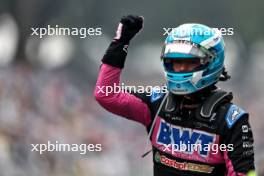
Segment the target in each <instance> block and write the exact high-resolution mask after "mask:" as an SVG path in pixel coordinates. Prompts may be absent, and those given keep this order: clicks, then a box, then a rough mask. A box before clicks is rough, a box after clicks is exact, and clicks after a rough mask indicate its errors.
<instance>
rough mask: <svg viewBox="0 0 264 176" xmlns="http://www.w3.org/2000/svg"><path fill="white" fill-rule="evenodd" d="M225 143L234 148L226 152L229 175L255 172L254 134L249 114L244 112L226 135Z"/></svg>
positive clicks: (242, 175) (225, 157) (241, 175)
mask: <svg viewBox="0 0 264 176" xmlns="http://www.w3.org/2000/svg"><path fill="white" fill-rule="evenodd" d="M225 136H226V137H225V144H226V145H227V146H228V145H229V146H230V145H232V146H233V149H232V150H230V151H225V152H224V159H225V162H226V167H227V170H228V173H227V175H228V176H246V175H247V174H248V173H249V172H254V171H255V167H254V146H253V142H254V140H253V134H252V130H251V127H250V124H249V122H248V114H247V113H245V114H243V115H242V116H241V117H240V118H239V120H237V122H236V123H234V125H233V126H232V127H230V128H228V130H227V133H226V135H225Z"/></svg>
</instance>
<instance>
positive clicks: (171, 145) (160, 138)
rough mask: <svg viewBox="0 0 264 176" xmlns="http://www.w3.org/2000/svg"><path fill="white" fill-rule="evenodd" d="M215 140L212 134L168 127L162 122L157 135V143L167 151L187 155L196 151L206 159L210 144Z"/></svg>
mask: <svg viewBox="0 0 264 176" xmlns="http://www.w3.org/2000/svg"><path fill="white" fill-rule="evenodd" d="M215 138H216V135H214V134H210V133H206V132H203V131H198V130H193V129H190V128H182V127H178V126H170V124H167V123H166V122H164V121H162V122H161V123H160V129H159V132H158V135H157V143H158V144H160V145H163V146H164V147H165V150H168V151H172V152H175V151H176V152H184V153H188V154H193V152H194V151H198V153H199V154H200V155H201V156H203V157H206V156H208V153H209V151H210V144H212V143H213V142H214V141H215ZM176 147H177V148H176ZM183 147H184V149H183ZM165 150H164V151H165Z"/></svg>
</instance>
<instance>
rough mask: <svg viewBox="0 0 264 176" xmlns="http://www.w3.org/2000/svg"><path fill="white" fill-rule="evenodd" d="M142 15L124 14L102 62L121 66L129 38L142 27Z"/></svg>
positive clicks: (123, 62) (122, 65)
mask: <svg viewBox="0 0 264 176" xmlns="http://www.w3.org/2000/svg"><path fill="white" fill-rule="evenodd" d="M142 27H143V17H142V16H135V15H128V16H124V17H123V18H122V19H121V21H120V23H119V25H118V28H117V31H116V36H115V37H114V39H113V41H112V42H111V44H110V46H109V47H108V49H107V51H106V53H105V55H104V57H103V59H102V62H103V63H105V64H109V65H111V66H114V67H118V68H123V67H124V64H125V59H126V55H127V48H128V44H129V42H130V40H131V39H132V38H133V37H134V36H135V35H136V34H137V33H138V32H139V31H140V30H141V29H142Z"/></svg>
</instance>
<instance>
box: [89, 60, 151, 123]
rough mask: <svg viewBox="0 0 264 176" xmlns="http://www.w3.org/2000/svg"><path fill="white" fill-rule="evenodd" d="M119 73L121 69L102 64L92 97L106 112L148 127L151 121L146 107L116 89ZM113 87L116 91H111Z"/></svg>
mask: <svg viewBox="0 0 264 176" xmlns="http://www.w3.org/2000/svg"><path fill="white" fill-rule="evenodd" d="M121 71H122V69H121V68H117V67H114V66H111V65H108V64H102V65H101V68H100V72H99V76H98V79H97V83H96V87H95V90H94V96H95V98H96V100H97V101H98V103H99V104H100V105H101V106H102V107H104V108H105V109H106V110H108V111H110V112H112V113H114V114H117V115H120V116H123V117H125V118H127V119H130V120H133V121H136V122H139V123H141V124H143V125H144V126H148V125H149V124H150V121H151V115H150V111H149V108H148V105H147V104H146V103H145V102H143V101H142V100H141V99H140V98H138V97H136V96H134V95H132V94H130V93H126V92H123V91H121V89H119V90H118V88H117V86H119V82H120V74H121ZM114 87H116V91H113V90H114ZM119 88H120V87H119ZM110 90H111V91H110Z"/></svg>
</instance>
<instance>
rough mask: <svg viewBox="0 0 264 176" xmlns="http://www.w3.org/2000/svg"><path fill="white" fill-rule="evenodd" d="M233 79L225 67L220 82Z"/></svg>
mask: <svg viewBox="0 0 264 176" xmlns="http://www.w3.org/2000/svg"><path fill="white" fill-rule="evenodd" d="M230 78H231V76H230V75H229V74H228V73H227V71H226V68H225V67H224V69H223V72H222V75H221V76H220V78H219V81H227V80H229V79H230Z"/></svg>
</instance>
